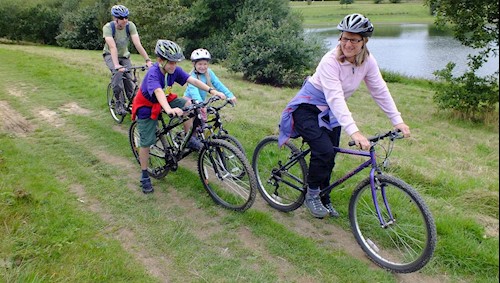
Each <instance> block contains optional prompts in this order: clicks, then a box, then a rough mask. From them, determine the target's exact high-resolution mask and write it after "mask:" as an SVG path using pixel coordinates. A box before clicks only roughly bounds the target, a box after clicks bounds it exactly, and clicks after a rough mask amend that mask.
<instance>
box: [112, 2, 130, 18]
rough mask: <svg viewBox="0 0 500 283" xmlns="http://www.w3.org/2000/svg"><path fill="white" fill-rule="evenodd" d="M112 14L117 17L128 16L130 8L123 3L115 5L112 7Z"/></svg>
mask: <svg viewBox="0 0 500 283" xmlns="http://www.w3.org/2000/svg"><path fill="white" fill-rule="evenodd" d="M111 15H112V16H113V17H116V18H126V17H128V9H127V7H125V6H123V5H114V6H113V7H111Z"/></svg>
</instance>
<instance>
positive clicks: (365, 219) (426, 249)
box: [349, 175, 437, 273]
mask: <svg viewBox="0 0 500 283" xmlns="http://www.w3.org/2000/svg"><path fill="white" fill-rule="evenodd" d="M375 178H376V180H375V183H376V187H377V188H376V191H375V197H376V200H375V202H376V203H377V206H378V207H379V211H380V214H381V216H382V218H383V220H384V222H385V224H384V225H382V224H381V223H380V221H379V218H378V216H377V210H376V209H375V206H374V203H375V202H374V198H373V197H372V190H371V185H370V178H367V179H365V180H363V181H362V182H361V183H360V184H359V185H358V187H357V188H356V189H355V191H354V192H353V194H352V197H351V200H350V203H349V220H350V222H351V229H352V232H353V234H354V236H355V238H356V241H357V242H358V244H359V245H360V246H361V248H362V249H363V251H364V252H365V253H366V254H367V255H368V257H369V258H370V259H371V260H372V261H373V262H375V263H376V264H377V265H379V266H381V267H382V268H385V269H388V270H391V271H394V272H398V273H410V272H414V271H417V270H419V269H421V268H422V267H424V266H425V265H426V264H427V263H428V262H429V260H430V259H431V257H432V254H433V253H434V249H435V246H436V237H437V236H436V226H435V224H434V219H433V218H432V215H431V213H430V211H429V209H428V208H427V206H426V204H425V203H424V201H423V199H422V198H421V197H420V196H419V194H418V193H417V192H416V191H415V190H414V189H413V188H412V187H411V186H410V185H408V184H406V183H405V182H403V181H401V180H399V179H397V178H394V177H391V176H387V175H377V176H375ZM391 215H392V217H391Z"/></svg>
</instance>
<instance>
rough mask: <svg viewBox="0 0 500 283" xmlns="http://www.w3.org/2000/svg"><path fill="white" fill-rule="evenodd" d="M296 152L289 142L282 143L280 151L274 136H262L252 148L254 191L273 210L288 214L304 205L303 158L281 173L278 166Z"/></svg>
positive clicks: (305, 167) (304, 172)
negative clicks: (258, 193) (255, 184)
mask: <svg viewBox="0 0 500 283" xmlns="http://www.w3.org/2000/svg"><path fill="white" fill-rule="evenodd" d="M300 152H301V151H300V150H299V149H298V148H297V147H296V146H295V145H294V144H292V143H291V142H286V143H285V144H284V145H283V146H282V147H281V148H280V147H279V145H278V137H277V136H268V137H265V138H264V139H262V140H261V141H260V142H259V143H258V144H257V146H256V147H255V150H254V152H253V157H252V169H253V170H254V172H255V175H256V176H257V185H258V187H257V188H258V189H259V192H260V194H261V195H262V197H263V198H264V200H265V201H266V202H267V203H268V204H269V205H270V206H271V207H273V208H274V209H277V210H279V211H283V212H289V211H292V210H295V209H297V208H299V207H300V206H301V205H302V203H304V198H305V193H306V191H305V189H304V188H305V186H306V183H307V179H306V178H307V163H306V161H305V159H304V158H303V157H301V158H298V159H297V160H296V162H295V163H294V164H293V165H292V166H291V167H289V168H288V169H285V170H280V167H281V166H280V165H279V164H282V165H283V164H286V163H287V162H288V161H290V159H291V158H292V157H293V156H296V155H298V154H299V153H300ZM291 185H294V186H295V188H294V187H292V186H291ZM298 188H299V189H298Z"/></svg>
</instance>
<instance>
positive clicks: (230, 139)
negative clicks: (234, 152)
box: [216, 134, 246, 178]
mask: <svg viewBox="0 0 500 283" xmlns="http://www.w3.org/2000/svg"><path fill="white" fill-rule="evenodd" d="M216 138H217V139H221V140H224V141H227V142H229V143H230V144H232V145H234V146H235V147H236V148H237V149H238V150H240V151H241V152H242V153H243V155H244V156H246V153H245V149H244V148H243V145H242V144H241V143H240V141H239V140H237V139H236V138H235V137H233V136H231V135H228V134H222V135H218V136H217V137H216ZM243 176H245V171H238V174H236V175H234V177H235V178H243Z"/></svg>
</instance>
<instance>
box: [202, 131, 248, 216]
mask: <svg viewBox="0 0 500 283" xmlns="http://www.w3.org/2000/svg"><path fill="white" fill-rule="evenodd" d="M236 171H244V174H240V173H235V172H236ZM198 173H199V176H200V179H201V182H202V183H203V186H204V188H205V190H206V191H207V192H208V194H209V195H210V197H211V198H212V199H213V201H214V202H215V203H217V204H219V205H221V206H222V207H224V208H227V209H231V210H235V211H245V210H247V209H248V208H250V207H251V206H252V204H253V203H254V201H255V195H256V189H255V188H256V186H257V182H256V180H255V175H254V173H253V171H252V167H251V166H250V163H249V162H248V159H247V158H246V157H245V155H243V153H242V152H241V151H239V150H238V149H237V148H236V147H235V146H234V145H232V144H230V143H229V142H227V141H224V140H218V139H213V140H210V141H208V142H207V143H206V145H205V146H204V147H203V149H202V150H201V152H200V154H199V157H198ZM234 175H243V177H241V178H236V177H234Z"/></svg>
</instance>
